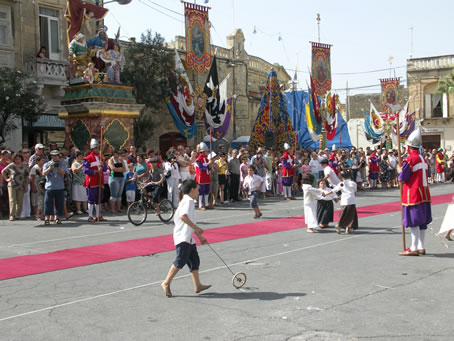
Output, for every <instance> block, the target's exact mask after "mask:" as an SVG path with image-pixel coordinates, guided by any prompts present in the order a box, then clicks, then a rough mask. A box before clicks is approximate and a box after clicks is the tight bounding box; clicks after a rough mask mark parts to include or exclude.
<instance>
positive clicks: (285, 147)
mask: <svg viewBox="0 0 454 341" xmlns="http://www.w3.org/2000/svg"><path fill="white" fill-rule="evenodd" d="M289 149H290V145H289V144H288V143H287V142H286V143H284V150H289Z"/></svg>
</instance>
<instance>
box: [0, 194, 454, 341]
mask: <svg viewBox="0 0 454 341" xmlns="http://www.w3.org/2000/svg"><path fill="white" fill-rule="evenodd" d="M453 189H454V186H453V185H435V186H433V187H432V188H431V192H432V194H433V195H438V194H446V193H452V192H453ZM396 200H398V192H397V191H381V190H379V191H376V192H373V193H371V192H362V193H360V194H359V196H358V205H359V206H366V205H373V204H378V203H384V202H390V201H396ZM302 203H303V202H302V200H296V201H291V202H288V201H286V202H284V201H279V200H276V199H267V200H266V201H265V202H262V203H261V207H262V209H263V213H264V218H265V219H274V218H281V217H288V216H299V215H302ZM446 206H447V205H446V204H442V205H435V206H432V209H433V217H434V223H433V224H432V225H431V228H432V229H433V231H438V228H439V226H440V224H441V220H442V219H443V216H444V212H445V210H446ZM197 217H198V220H199V223H200V225H201V226H203V227H204V228H207V229H209V228H214V227H219V226H224V225H232V224H239V223H247V222H252V221H255V220H254V219H252V212H251V211H250V210H249V209H248V205H247V203H246V202H244V203H238V204H230V205H226V206H225V207H222V208H221V209H217V210H215V211H206V212H197ZM109 218H111V219H110V220H109V222H108V223H105V224H99V225H88V224H87V223H85V222H84V221H83V220H79V221H77V220H72V221H69V222H67V223H65V224H63V225H61V226H56V225H52V226H51V227H44V226H43V225H35V223H34V222H31V221H19V222H14V223H10V222H7V221H0V258H7V257H14V256H17V255H27V254H37V253H43V252H51V251H55V250H60V249H65V248H75V247H80V246H87V245H96V244H101V243H108V242H113V241H122V240H130V239H139V238H146V237H151V236H158V235H164V234H169V233H171V228H172V226H171V225H163V224H161V223H159V222H158V221H157V220H156V219H155V220H154V221H151V222H150V223H147V224H145V225H144V226H141V227H133V226H132V225H131V224H129V223H127V221H126V218H125V217H120V218H118V219H117V218H115V217H109ZM399 221H400V213H399V212H393V213H387V214H383V215H378V216H371V217H367V218H363V219H360V230H359V231H357V232H356V233H355V234H353V235H340V236H339V235H337V234H336V233H335V232H334V231H333V229H330V230H327V231H326V232H325V231H323V232H322V233H314V234H309V233H306V232H305V229H297V230H291V231H286V232H279V233H273V234H268V235H262V236H256V237H250V238H244V239H238V240H233V241H227V242H222V243H218V244H214V245H213V247H215V249H216V251H217V252H218V253H220V254H221V255H222V257H223V258H224V260H225V261H226V262H227V263H228V264H230V265H231V267H232V269H233V270H234V271H243V272H245V273H247V275H248V281H247V284H246V286H245V287H244V288H243V289H241V290H236V289H234V288H233V286H232V284H231V277H232V276H231V274H230V273H229V272H228V270H227V269H226V268H225V267H223V266H222V263H221V262H220V260H219V259H218V258H216V256H215V255H214V254H213V252H212V251H211V250H210V249H209V248H208V247H206V246H202V247H200V248H199V253H200V256H201V260H202V265H201V278H202V281H203V282H204V283H208V284H212V285H213V287H212V289H210V290H209V291H207V292H206V293H204V294H200V295H196V294H194V293H193V292H192V283H191V279H190V277H189V276H188V272H187V270H186V269H184V270H182V271H181V272H180V274H179V276H178V277H177V279H176V280H175V281H174V283H173V286H172V290H173V292H174V294H175V295H176V297H174V298H172V299H168V298H166V297H164V295H163V293H162V290H161V288H160V286H159V284H160V282H161V281H162V280H163V278H164V277H165V275H166V273H167V270H168V267H169V265H170V263H171V262H172V261H173V259H174V252H165V253H161V254H156V255H152V256H147V257H135V258H129V259H124V260H120V261H115V262H108V263H102V264H95V265H91V266H85V267H79V268H73V269H67V270H62V271H56V272H50V273H44V274H39V275H34V276H28V277H22V278H15V279H11V280H6V281H1V282H0V340H21V341H22V340H46V341H47V340H368V339H373V340H452V339H453V335H454V326H453V324H452V316H454V306H453V304H452V302H451V300H450V299H449V297H452V294H451V292H452V283H453V280H454V271H453V269H454V265H453V258H454V253H453V251H452V248H453V247H454V243H453V244H451V245H449V246H450V248H446V247H445V245H444V244H443V242H442V241H440V239H439V238H437V237H435V236H434V235H433V233H431V232H432V230H429V232H428V234H427V237H426V248H427V250H428V252H429V254H428V255H427V256H424V257H423V256H421V257H399V256H397V253H398V251H400V249H401V234H400V226H399ZM407 236H408V235H407ZM408 239H409V236H408Z"/></svg>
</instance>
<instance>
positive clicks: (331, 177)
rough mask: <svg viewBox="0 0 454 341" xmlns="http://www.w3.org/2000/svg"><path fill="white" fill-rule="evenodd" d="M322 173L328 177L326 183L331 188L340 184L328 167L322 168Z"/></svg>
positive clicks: (334, 173)
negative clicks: (327, 182)
mask: <svg viewBox="0 0 454 341" xmlns="http://www.w3.org/2000/svg"><path fill="white" fill-rule="evenodd" d="M323 173H324V174H325V176H328V181H329V183H330V184H331V185H332V186H336V185H337V184H338V183H339V182H340V180H339V178H338V177H337V175H336V172H335V171H334V170H333V169H332V168H331V167H330V166H326V167H325V168H323Z"/></svg>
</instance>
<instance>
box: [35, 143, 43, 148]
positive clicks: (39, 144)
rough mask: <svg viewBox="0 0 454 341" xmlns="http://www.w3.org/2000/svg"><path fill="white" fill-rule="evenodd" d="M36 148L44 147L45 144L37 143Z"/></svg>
mask: <svg viewBox="0 0 454 341" xmlns="http://www.w3.org/2000/svg"><path fill="white" fill-rule="evenodd" d="M35 149H44V146H43V145H42V144H41V143H37V144H35Z"/></svg>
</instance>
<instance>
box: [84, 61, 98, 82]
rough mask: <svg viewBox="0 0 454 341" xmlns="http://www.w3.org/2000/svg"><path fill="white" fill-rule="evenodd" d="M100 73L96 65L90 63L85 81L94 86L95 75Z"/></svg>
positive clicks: (85, 72)
mask: <svg viewBox="0 0 454 341" xmlns="http://www.w3.org/2000/svg"><path fill="white" fill-rule="evenodd" d="M96 72H98V69H96V68H95V64H93V63H88V67H87V68H86V69H85V71H84V79H85V80H86V81H87V82H88V83H90V84H92V83H93V81H94V80H95V73H96Z"/></svg>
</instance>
